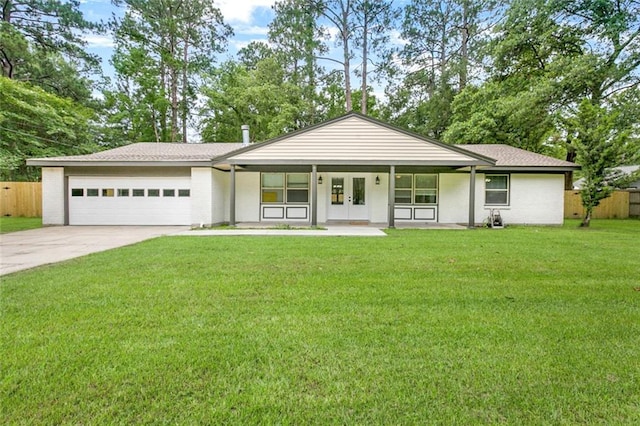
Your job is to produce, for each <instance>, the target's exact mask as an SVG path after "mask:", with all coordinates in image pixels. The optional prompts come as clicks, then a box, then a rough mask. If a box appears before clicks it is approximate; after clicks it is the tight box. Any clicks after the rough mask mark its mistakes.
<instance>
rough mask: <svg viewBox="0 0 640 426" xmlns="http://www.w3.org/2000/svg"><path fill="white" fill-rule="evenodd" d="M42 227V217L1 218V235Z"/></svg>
mask: <svg viewBox="0 0 640 426" xmlns="http://www.w3.org/2000/svg"><path fill="white" fill-rule="evenodd" d="M41 227H42V218H40V217H7V216H0V234H6V233H9V232H17V231H26V230H28V229H35V228H41Z"/></svg>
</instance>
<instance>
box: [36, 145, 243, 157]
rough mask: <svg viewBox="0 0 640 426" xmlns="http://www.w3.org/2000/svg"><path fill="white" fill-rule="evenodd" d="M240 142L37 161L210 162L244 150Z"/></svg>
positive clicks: (117, 150) (140, 147)
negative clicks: (234, 151)
mask: <svg viewBox="0 0 640 426" xmlns="http://www.w3.org/2000/svg"><path fill="white" fill-rule="evenodd" d="M241 147H242V144H241V143H198V144H195V143H194V144H190V143H156V142H141V143H134V144H131V145H125V146H121V147H118V148H114V149H109V150H106V151H100V152H96V153H93V154H86V155H73V156H64V157H50V158H34V159H32V160H36V161H37V160H47V161H83V162H84V161H86V162H102V161H123V162H126V161H210V160H211V159H212V158H214V157H217V156H220V155H223V154H226V153H228V152H230V151H233V150H236V149H238V148H241Z"/></svg>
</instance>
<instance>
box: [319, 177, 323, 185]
mask: <svg viewBox="0 0 640 426" xmlns="http://www.w3.org/2000/svg"><path fill="white" fill-rule="evenodd" d="M318 185H322V176H318Z"/></svg>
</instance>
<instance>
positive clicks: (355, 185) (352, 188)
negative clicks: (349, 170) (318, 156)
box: [328, 174, 369, 220]
mask: <svg viewBox="0 0 640 426" xmlns="http://www.w3.org/2000/svg"><path fill="white" fill-rule="evenodd" d="M330 182H331V192H330V200H329V214H328V219H329V220H369V210H368V206H367V203H368V200H367V177H366V176H365V175H355V174H341V175H333V176H331V180H330Z"/></svg>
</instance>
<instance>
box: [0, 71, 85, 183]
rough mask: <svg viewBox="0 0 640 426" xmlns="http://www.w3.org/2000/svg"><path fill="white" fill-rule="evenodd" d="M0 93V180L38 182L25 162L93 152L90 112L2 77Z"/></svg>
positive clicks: (34, 173)
mask: <svg viewBox="0 0 640 426" xmlns="http://www.w3.org/2000/svg"><path fill="white" fill-rule="evenodd" d="M0 93H2V96H0V179H2V180H11V181H21V180H26V181H32V180H38V178H39V170H36V169H35V168H32V167H27V166H26V162H25V160H26V159H27V158H30V157H51V156H59V155H72V154H84V153H88V152H92V151H93V150H96V149H97V146H96V145H94V144H93V143H92V141H93V139H94V138H93V131H94V129H93V127H92V120H93V119H94V118H95V117H94V112H93V111H92V110H90V109H88V108H85V107H83V106H80V105H78V104H77V103H74V102H73V101H72V100H69V99H64V98H59V97H57V96H55V95H52V94H50V93H47V92H45V91H44V90H42V89H40V88H38V87H34V86H30V85H28V84H25V83H20V82H17V81H14V80H10V79H8V78H6V77H0Z"/></svg>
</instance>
